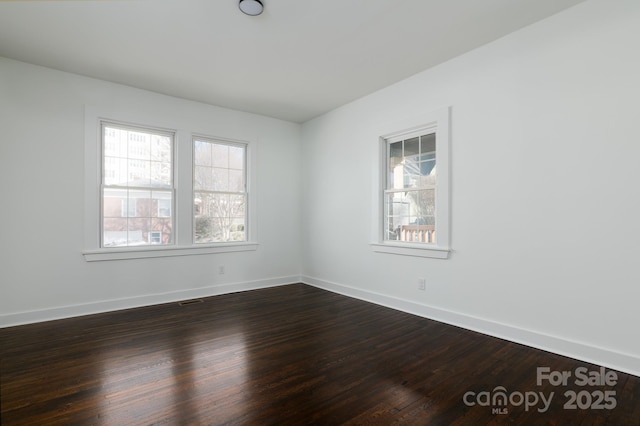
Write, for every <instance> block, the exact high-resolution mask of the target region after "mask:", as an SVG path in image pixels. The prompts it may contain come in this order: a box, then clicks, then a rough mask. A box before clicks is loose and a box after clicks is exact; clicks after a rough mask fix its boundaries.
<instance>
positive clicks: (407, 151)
mask: <svg viewBox="0 0 640 426" xmlns="http://www.w3.org/2000/svg"><path fill="white" fill-rule="evenodd" d="M419 153H420V138H418V137H416V138H411V139H407V140H406V141H404V156H405V157H411V156H414V155H418V154H419Z"/></svg>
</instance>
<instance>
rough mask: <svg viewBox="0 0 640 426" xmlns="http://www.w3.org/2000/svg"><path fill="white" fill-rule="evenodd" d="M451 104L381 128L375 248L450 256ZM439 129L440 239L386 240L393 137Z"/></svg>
mask: <svg viewBox="0 0 640 426" xmlns="http://www.w3.org/2000/svg"><path fill="white" fill-rule="evenodd" d="M450 114H451V109H450V108H448V107H447V108H440V109H438V110H435V111H432V112H429V113H426V114H422V115H419V116H416V117H412V118H408V119H406V120H403V121H401V122H397V123H389V124H384V125H382V126H381V127H380V128H379V130H378V143H377V145H376V153H375V158H376V161H375V169H374V176H375V179H374V182H375V184H374V191H373V197H372V200H373V203H374V206H373V211H374V220H373V221H372V226H373V229H372V234H373V242H372V243H371V248H372V250H373V251H375V252H379V253H389V254H397V255H405V256H417V257H428V258H434V259H447V258H448V257H449V253H450V251H451V247H450V235H451V226H450V184H449V182H450V144H451V143H450V142H451V141H450V133H451V132H450V126H451V124H450ZM416 133H420V134H430V133H435V135H436V193H435V197H436V212H435V231H436V243H417V242H409V241H398V240H385V239H384V231H385V230H384V223H385V206H384V193H385V190H386V179H387V177H386V174H387V165H388V158H387V156H388V144H389V140H397V139H399V138H402V137H404V136H410V135H415V134H416Z"/></svg>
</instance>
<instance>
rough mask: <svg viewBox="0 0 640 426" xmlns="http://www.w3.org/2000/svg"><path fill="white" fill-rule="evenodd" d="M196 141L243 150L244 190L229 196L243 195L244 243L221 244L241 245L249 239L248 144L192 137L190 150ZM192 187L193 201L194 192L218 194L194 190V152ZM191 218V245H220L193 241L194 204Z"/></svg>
mask: <svg viewBox="0 0 640 426" xmlns="http://www.w3.org/2000/svg"><path fill="white" fill-rule="evenodd" d="M196 141H201V142H208V143H212V144H220V145H226V146H236V147H242V148H243V149H244V156H243V157H244V158H243V162H244V164H243V166H242V167H243V169H242V171H243V172H244V188H243V191H242V192H233V193H229V194H234V195H241V194H242V195H244V197H245V217H244V232H245V240H244V241H228V242H224V243H222V244H242V243H244V242H246V241H247V240H248V239H249V235H250V231H251V229H250V225H249V216H248V214H249V207H250V206H249V203H250V197H249V187H250V185H249V183H248V177H249V172H248V167H247V164H248V158H247V157H248V155H249V144H248V143H247V142H244V141H238V140H231V139H223V138H216V137H212V136H204V135H193V137H192V138H191V147H192V149H193V148H194V147H195V143H196ZM191 164H192V172H193V174H192V180H191V182H192V185H193V187H194V189H193V199H194V201H195V194H196V192H209V193H220V192H219V191H212V190H207V189H201V190H198V189H195V180H196V176H195V170H196V164H195V151H193V159H192V162H191ZM192 217H193V227H192V229H191V232H192V238H193V244H195V245H198V246H201V245H210V244H221V243H211V242H205V243H199V242H196V241H195V238H196V235H195V234H196V207H195V203H194V205H193V212H192Z"/></svg>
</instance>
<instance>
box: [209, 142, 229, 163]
mask: <svg viewBox="0 0 640 426" xmlns="http://www.w3.org/2000/svg"><path fill="white" fill-rule="evenodd" d="M211 150H212V154H213V163H212V165H213V167H224V168H227V167H229V146H228V145H222V144H219V143H212V144H211Z"/></svg>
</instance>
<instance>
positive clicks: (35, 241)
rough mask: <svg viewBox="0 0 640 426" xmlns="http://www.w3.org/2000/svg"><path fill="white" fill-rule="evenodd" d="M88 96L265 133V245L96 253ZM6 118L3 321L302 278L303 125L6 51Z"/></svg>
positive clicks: (0, 281)
mask: <svg viewBox="0 0 640 426" xmlns="http://www.w3.org/2000/svg"><path fill="white" fill-rule="evenodd" d="M85 105H90V106H93V107H97V108H102V109H104V110H109V111H116V112H117V113H119V112H122V113H123V114H127V113H129V112H131V111H136V112H137V114H139V115H142V116H149V117H171V120H172V123H171V124H163V123H162V122H154V123H141V124H149V125H158V126H166V127H170V126H173V125H177V126H179V128H180V129H186V130H192V131H196V132H199V133H201V134H209V135H212V136H220V137H227V138H235V139H240V140H249V141H254V142H257V150H258V152H257V164H256V165H257V170H256V171H257V174H258V175H257V182H258V190H259V192H258V200H257V205H258V206H257V207H258V224H257V228H258V243H259V244H260V245H259V248H258V250H257V251H252V252H242V253H223V254H210V255H201V256H184V257H165V258H155V259H145V260H125V261H107V262H91V263H88V262H86V261H85V260H84V258H83V256H82V251H83V249H84V248H85V247H83V244H84V235H83V231H84V226H83V220H84V205H85V204H84V182H85V177H84V144H85V141H84V134H85V133H84V127H85V121H84V107H85ZM114 118H117V117H114ZM0 120H1V123H0V124H1V125H0V129H1V130H2V140H1V142H0V182H2V208H1V209H0V215H1V217H0V226H2V230H1V231H0V238H1V239H2V254H1V256H0V326H3V325H10V324H16V323H23V322H31V321H39V320H46V319H51V318H57V317H64V316H70V315H78V314H84V313H91V312H99V311H105V310H111V309H118V308H125V307H131V306H139V305H145V304H150V303H158V302H164V301H174V300H181V299H184V298H189V297H196V296H198V297H199V296H207V295H212V294H217V293H221V292H227V291H233V290H241V289H247V288H256V287H261V286H268V285H276V284H284V283H290V282H296V281H298V280H299V274H300V255H299V253H300V244H299V241H300V235H299V228H300V227H299V218H300V212H299V210H300V206H299V192H300V183H299V168H298V166H297V164H299V158H300V143H299V140H300V126H299V125H297V124H293V123H288V122H284V121H280V120H275V119H271V118H266V117H261V116H257V115H253V114H246V113H241V112H237V111H231V110H227V109H223V108H217V107H213V106H209V105H205V104H200V103H196V102H191V101H186V100H182V99H176V98H171V97H168V96H163V95H158V94H155V93H151V92H146V91H142V90H138V89H134V88H130V87H125V86H121V85H117V84H111V83H107V82H104V81H99V80H94V79H89V78H85V77H80V76H77V75H73V74H68V73H63V72H58V71H54V70H51V69H46V68H41V67H36V66H32V65H27V64H24V63H20V62H16V61H12V60H8V59H4V58H0ZM187 143H188V142H187ZM219 265H224V266H225V274H224V275H219V274H218V266H219Z"/></svg>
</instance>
